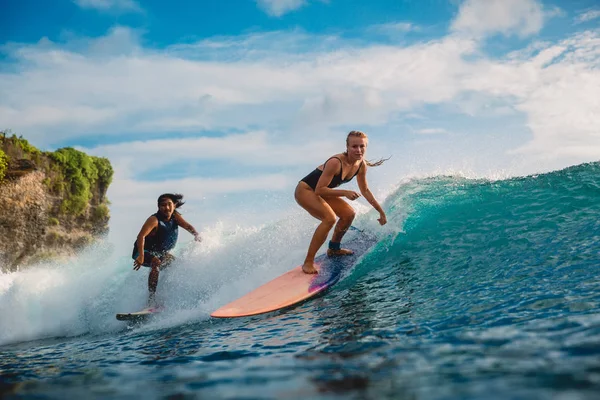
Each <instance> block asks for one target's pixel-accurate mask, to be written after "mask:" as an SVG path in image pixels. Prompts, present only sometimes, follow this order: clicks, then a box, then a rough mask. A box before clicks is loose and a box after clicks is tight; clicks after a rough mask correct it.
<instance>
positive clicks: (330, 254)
mask: <svg viewBox="0 0 600 400" xmlns="http://www.w3.org/2000/svg"><path fill="white" fill-rule="evenodd" d="M352 254H354V252H353V251H352V250H348V249H339V250H333V249H327V256H328V257H337V256H350V255H352Z"/></svg>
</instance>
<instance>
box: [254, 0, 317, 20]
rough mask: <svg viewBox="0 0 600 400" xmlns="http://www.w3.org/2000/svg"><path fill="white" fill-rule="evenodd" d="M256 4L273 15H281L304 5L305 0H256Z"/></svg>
mask: <svg viewBox="0 0 600 400" xmlns="http://www.w3.org/2000/svg"><path fill="white" fill-rule="evenodd" d="M256 3H257V4H258V6H259V7H260V8H261V9H263V10H264V11H265V12H266V13H267V14H269V15H270V16H273V17H281V16H282V15H284V14H287V13H289V12H291V11H294V10H297V9H299V8H301V7H302V6H304V5H306V4H307V2H306V0H256Z"/></svg>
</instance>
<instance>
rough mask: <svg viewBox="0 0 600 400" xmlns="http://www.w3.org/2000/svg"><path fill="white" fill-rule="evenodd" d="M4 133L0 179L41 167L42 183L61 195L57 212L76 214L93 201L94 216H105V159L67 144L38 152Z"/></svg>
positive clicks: (107, 169)
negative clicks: (43, 176) (95, 207)
mask: <svg viewBox="0 0 600 400" xmlns="http://www.w3.org/2000/svg"><path fill="white" fill-rule="evenodd" d="M7 133H8V132H6V131H5V132H0V182H1V181H2V180H3V179H5V178H7V177H9V176H21V175H23V174H25V173H27V172H29V171H31V170H34V169H38V170H43V171H44V172H45V174H46V179H44V183H45V184H46V186H47V187H48V188H49V190H50V191H51V192H52V193H53V194H54V195H56V196H59V197H61V198H62V203H61V205H60V209H59V210H58V211H59V212H60V213H61V214H66V215H71V216H74V217H77V216H80V215H82V214H83V213H84V212H85V211H86V209H87V208H88V205H93V206H97V207H99V209H94V211H93V214H94V216H95V217H97V218H100V216H102V217H104V218H107V217H108V207H107V206H106V203H107V200H106V199H105V197H104V196H105V194H106V190H107V189H108V186H109V185H110V183H111V181H112V176H113V169H112V166H111V164H110V161H109V160H108V159H106V158H103V157H95V156H89V155H87V154H86V153H84V152H82V151H79V150H76V149H74V148H71V147H64V148H61V149H58V150H56V151H54V152H42V151H40V150H39V149H38V148H36V147H35V146H33V145H31V144H30V143H29V142H28V141H27V140H26V139H23V137H17V136H16V135H14V134H13V135H12V136H10V137H7ZM26 161H30V163H27V162H26ZM7 174H8V175H7ZM100 206H102V207H100Z"/></svg>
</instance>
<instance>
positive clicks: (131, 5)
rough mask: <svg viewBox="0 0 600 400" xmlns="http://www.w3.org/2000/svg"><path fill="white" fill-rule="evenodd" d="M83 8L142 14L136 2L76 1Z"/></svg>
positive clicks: (122, 0)
mask: <svg viewBox="0 0 600 400" xmlns="http://www.w3.org/2000/svg"><path fill="white" fill-rule="evenodd" d="M74 2H75V4H77V5H78V6H79V7H81V8H91V9H96V10H100V11H118V12H121V11H132V12H142V8H141V7H140V5H139V4H138V3H137V2H136V1H135V0H74Z"/></svg>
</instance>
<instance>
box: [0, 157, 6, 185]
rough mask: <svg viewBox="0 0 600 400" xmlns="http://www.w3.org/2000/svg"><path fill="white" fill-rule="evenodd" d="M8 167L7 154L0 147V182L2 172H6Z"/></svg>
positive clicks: (2, 175) (0, 180)
mask: <svg viewBox="0 0 600 400" xmlns="http://www.w3.org/2000/svg"><path fill="white" fill-rule="evenodd" d="M7 169H8V156H7V155H6V153H5V152H4V150H2V149H0V182H2V179H4V174H6V170H7Z"/></svg>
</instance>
